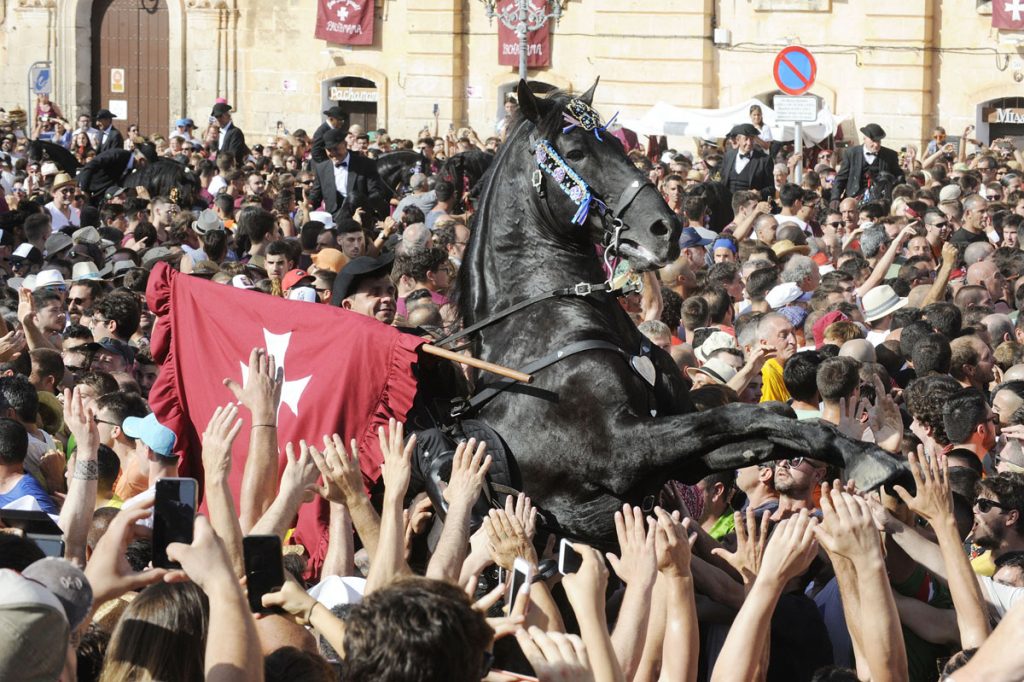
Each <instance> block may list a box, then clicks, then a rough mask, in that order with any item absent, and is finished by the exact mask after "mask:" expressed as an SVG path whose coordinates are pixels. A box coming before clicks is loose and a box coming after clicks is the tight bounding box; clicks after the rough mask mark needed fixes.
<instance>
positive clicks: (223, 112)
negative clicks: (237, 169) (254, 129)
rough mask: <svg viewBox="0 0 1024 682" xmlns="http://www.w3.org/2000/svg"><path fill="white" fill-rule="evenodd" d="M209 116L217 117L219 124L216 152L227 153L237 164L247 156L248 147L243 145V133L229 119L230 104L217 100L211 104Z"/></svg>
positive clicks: (240, 163)
mask: <svg viewBox="0 0 1024 682" xmlns="http://www.w3.org/2000/svg"><path fill="white" fill-rule="evenodd" d="M210 116H212V117H213V118H215V119H217V124H218V125H219V126H220V138H219V139H218V140H217V153H218V154H227V155H229V156H231V157H233V158H234V159H235V163H236V164H238V165H239V166H241V165H242V163H243V162H245V157H247V156H249V148H248V147H246V146H245V134H244V133H243V132H242V131H241V130H239V129H238V126H236V125H235V123H234V121H232V120H231V105H230V104H228V103H227V102H217V103H216V104H214V105H213V112H211V113H210Z"/></svg>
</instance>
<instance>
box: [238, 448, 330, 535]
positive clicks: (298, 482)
mask: <svg viewBox="0 0 1024 682" xmlns="http://www.w3.org/2000/svg"><path fill="white" fill-rule="evenodd" d="M284 450H285V458H286V460H287V461H286V463H285V465H284V472H283V473H282V474H281V487H280V489H279V490H278V491H277V494H276V495H275V496H274V501H273V502H272V503H271V504H270V508H268V509H267V511H266V512H264V513H263V516H261V517H260V519H259V521H257V522H256V523H255V524H254V525H253V527H252V529H251V530H250V531H249V534H250V535H276V536H278V537H279V538H281V541H282V542H283V541H284V536H285V534H286V533H287V532H288V528H289V527H290V526H291V523H292V520H293V519H294V518H295V515H296V514H298V513H299V507H301V506H302V504H303V503H304V502H306V501H308V500H310V499H312V497H313V495H312V489H313V488H314V486H315V485H316V479H317V476H318V475H319V473H320V472H319V471H317V468H316V462H314V461H313V457H312V456H311V455H310V454H309V446H308V445H307V444H306V441H304V440H303V441H299V456H298V457H296V456H295V447H294V446H293V445H292V444H291V443H288V444H286V445H285V449H284Z"/></svg>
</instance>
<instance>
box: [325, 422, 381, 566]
mask: <svg viewBox="0 0 1024 682" xmlns="http://www.w3.org/2000/svg"><path fill="white" fill-rule="evenodd" d="M350 446H351V452H352V454H351V455H349V453H348V452H346V451H345V445H344V444H343V443H342V442H341V436H339V435H338V434H334V435H332V436H324V451H323V452H322V453H321V452H320V451H319V450H318V449H316V448H315V447H312V446H311V447H310V448H309V454H310V455H311V456H312V457H313V461H314V462H316V466H317V468H318V469H319V470H320V473H321V475H322V476H323V484H322V485H321V486H320V487H319V489H318V490H317V492H318V493H319V494H320V497H322V498H324V499H325V500H327V501H328V502H330V503H332V504H335V503H337V504H343V505H345V507H346V508H347V509H348V513H349V516H350V517H351V518H352V526H353V527H354V528H355V531H356V535H358V536H359V539H360V540H362V542H363V547H365V548H366V551H367V553H368V554H369V555H370V557H373V556H374V555H376V554H377V545H378V543H379V539H380V516H379V515H378V514H377V510H376V509H374V508H373V505H372V504H370V498H369V497H367V495H366V489H365V488H364V487H363V474H362V472H361V471H360V469H359V450H358V449H357V448H356V441H355V439H353V440H352V442H351V444H350Z"/></svg>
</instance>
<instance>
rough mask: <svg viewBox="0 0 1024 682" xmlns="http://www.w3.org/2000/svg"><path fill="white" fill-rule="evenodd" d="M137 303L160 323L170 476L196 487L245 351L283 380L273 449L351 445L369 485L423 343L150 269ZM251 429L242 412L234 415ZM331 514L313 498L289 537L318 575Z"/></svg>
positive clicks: (334, 312) (324, 310) (366, 323)
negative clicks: (331, 438) (272, 364)
mask: <svg viewBox="0 0 1024 682" xmlns="http://www.w3.org/2000/svg"><path fill="white" fill-rule="evenodd" d="M146 300H147V302H148V303H149V307H150V310H152V311H153V312H154V313H155V314H157V315H159V319H158V321H157V325H156V328H155V329H154V332H153V341H152V349H153V356H154V358H156V360H157V362H159V363H161V368H160V376H159V378H158V379H157V382H156V384H155V385H154V386H153V388H152V390H151V391H150V406H151V407H152V409H153V412H154V413H155V414H156V416H157V419H158V420H159V421H160V423H162V424H164V425H166V426H167V427H168V428H170V429H172V430H173V431H174V433H175V434H176V435H177V437H178V442H177V445H176V447H175V452H176V453H178V455H179V456H180V457H181V464H180V465H179V474H180V475H181V476H191V477H195V478H199V479H200V480H201V479H202V458H201V443H200V434H201V433H202V432H203V430H205V428H206V424H207V423H208V422H209V420H210V417H211V416H212V415H213V411H214V410H215V409H216V408H217V407H218V406H221V405H225V404H227V403H228V402H231V401H233V400H234V396H233V394H232V393H231V391H230V390H229V389H228V388H227V387H226V386H224V384H223V380H224V379H226V378H231V379H234V380H235V381H237V382H238V383H239V384H242V383H243V382H244V376H245V374H246V373H247V371H248V367H247V363H248V362H249V354H250V352H251V351H252V349H253V348H266V349H267V351H268V352H269V353H270V354H271V355H273V356H274V358H275V360H276V363H277V367H278V368H283V370H284V386H283V389H282V391H281V406H280V409H279V410H278V443H279V446H280V450H281V453H282V458H281V460H280V468H279V471H283V470H284V464H285V459H284V457H283V453H284V444H285V443H288V442H292V443H298V441H299V439H305V440H306V442H307V443H315V444H321V443H322V436H323V435H324V434H331V433H338V434H340V435H341V437H342V440H343V442H345V443H346V444H347V443H348V442H349V441H350V439H353V438H354V439H356V442H357V443H358V445H359V453H360V462H359V463H360V466H361V468H362V471H363V477H364V479H365V480H366V481H367V482H368V483H369V482H370V481H373V480H375V479H376V478H377V477H378V475H379V473H380V464H381V462H382V461H383V457H382V455H381V452H380V446H379V443H378V441H377V428H378V427H379V426H381V425H386V424H387V422H388V419H389V418H392V417H394V418H395V419H397V420H399V421H404V420H405V417H406V413H407V412H408V411H409V409H410V407H411V406H412V403H413V398H414V397H415V393H416V379H415V377H414V375H413V364H414V363H416V362H417V359H418V354H417V349H418V348H419V347H420V345H421V344H422V343H423V339H421V338H419V337H416V336H413V335H410V334H403V333H402V332H400V331H398V330H397V329H395V328H394V327H390V326H388V325H385V324H383V323H381V322H378V321H377V320H375V319H373V318H370V317H366V316H364V315H359V314H358V313H353V312H350V311H347V310H343V309H341V308H335V307H333V306H327V305H320V304H314V303H304V302H299V301H288V300H285V299H283V298H276V297H272V296H267V295H266V294H261V293H257V292H252V291H246V290H244V289H237V288H234V287H232V286H228V285H224V284H214V283H212V282H208V281H205V280H203V279H200V278H198V277H191V276H188V275H182V274H180V273H178V272H176V271H174V270H173V269H171V268H170V267H168V266H167V265H166V264H164V263H158V264H157V265H156V266H155V267H154V268H153V271H152V273H150V276H149V286H148V287H147V290H146ZM243 417H246V421H248V413H247V411H245V410H243ZM248 440H249V429H248V428H243V429H242V432H241V433H240V434H239V437H238V440H237V441H236V443H235V448H234V452H233V458H232V462H231V475H230V479H229V483H230V486H231V490H232V492H233V493H234V496H235V501H236V504H237V502H238V494H239V490H240V488H241V483H242V471H243V469H244V466H245V459H246V453H247V452H248ZM329 515H330V508H329V505H327V504H326V503H325V502H324V501H323V500H322V499H320V498H319V497H318V498H317V499H316V500H315V501H314V502H313V503H311V504H305V505H303V506H302V508H301V509H300V511H299V522H298V525H297V527H296V532H295V534H294V537H295V539H296V541H297V542H299V543H300V544H302V545H304V546H305V547H306V549H307V551H308V552H309V554H310V557H311V558H312V563H311V568H313V569H314V571H315V572H319V568H320V566H321V565H322V563H323V558H324V556H325V555H326V551H327V526H328V520H329Z"/></svg>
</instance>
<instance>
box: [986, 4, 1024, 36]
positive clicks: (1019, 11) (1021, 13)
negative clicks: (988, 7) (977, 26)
mask: <svg viewBox="0 0 1024 682" xmlns="http://www.w3.org/2000/svg"><path fill="white" fill-rule="evenodd" d="M992 27H993V28H1001V29H1003V30H1006V31H1024V0H992Z"/></svg>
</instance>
